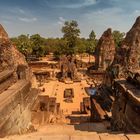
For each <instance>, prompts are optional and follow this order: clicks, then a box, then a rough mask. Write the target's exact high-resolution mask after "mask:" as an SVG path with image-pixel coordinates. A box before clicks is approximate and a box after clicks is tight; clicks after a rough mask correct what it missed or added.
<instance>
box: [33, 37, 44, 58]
mask: <svg viewBox="0 0 140 140" xmlns="http://www.w3.org/2000/svg"><path fill="white" fill-rule="evenodd" d="M30 41H31V43H32V50H33V52H32V53H33V54H34V55H36V56H43V55H44V53H45V51H44V48H45V46H44V38H42V37H41V36H40V35H39V34H34V35H32V36H30Z"/></svg>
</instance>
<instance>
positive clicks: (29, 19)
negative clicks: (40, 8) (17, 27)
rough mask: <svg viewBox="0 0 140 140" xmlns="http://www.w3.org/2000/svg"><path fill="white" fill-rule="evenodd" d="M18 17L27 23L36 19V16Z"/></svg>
mask: <svg viewBox="0 0 140 140" xmlns="http://www.w3.org/2000/svg"><path fill="white" fill-rule="evenodd" d="M18 19H19V20H20V21H23V22H27V23H29V22H34V21H37V18H36V17H34V18H25V17H24V18H22V17H19V18H18Z"/></svg>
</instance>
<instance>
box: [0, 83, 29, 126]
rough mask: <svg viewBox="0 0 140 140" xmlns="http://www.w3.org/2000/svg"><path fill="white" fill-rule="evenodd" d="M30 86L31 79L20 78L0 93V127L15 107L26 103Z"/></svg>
mask: <svg viewBox="0 0 140 140" xmlns="http://www.w3.org/2000/svg"><path fill="white" fill-rule="evenodd" d="M30 87H31V84H30V82H29V81H26V80H19V81H18V82H16V83H15V84H14V85H13V86H11V87H9V88H8V89H7V90H6V91H4V92H3V93H2V94H0V128H1V126H3V124H4V123H5V121H6V120H7V119H8V118H9V115H10V113H11V112H12V111H13V109H15V108H16V107H17V106H18V104H24V102H25V101H26V96H27V94H28V93H29V90H30ZM23 100H24V102H23Z"/></svg>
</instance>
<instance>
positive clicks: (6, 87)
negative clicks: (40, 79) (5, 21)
mask: <svg viewBox="0 0 140 140" xmlns="http://www.w3.org/2000/svg"><path fill="white" fill-rule="evenodd" d="M33 77H34V76H33V74H32V72H31V70H30V68H29V67H28V64H27V62H26V60H25V58H24V56H23V55H22V54H21V53H20V52H19V51H18V50H17V49H16V46H14V45H13V44H12V43H11V42H10V40H9V38H8V35H7V33H6V31H5V30H4V28H3V27H2V26H1V25H0V137H4V136H6V135H10V134H22V133H25V132H27V131H28V125H29V124H30V122H31V110H30V109H31V106H32V104H33V102H34V100H35V98H36V96H37V94H38V90H37V89H35V88H33V87H35V84H34V83H35V82H34V83H33Z"/></svg>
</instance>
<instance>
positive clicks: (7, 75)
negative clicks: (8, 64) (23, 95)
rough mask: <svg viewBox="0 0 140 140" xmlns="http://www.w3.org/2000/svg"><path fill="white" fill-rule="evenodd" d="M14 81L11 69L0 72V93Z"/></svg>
mask: <svg viewBox="0 0 140 140" xmlns="http://www.w3.org/2000/svg"><path fill="white" fill-rule="evenodd" d="M13 83H14V76H13V71H12V70H4V71H2V72H1V73H0V94H1V93H2V92H3V91H4V90H6V89H7V88H8V87H10V86H11V85H12V84H13Z"/></svg>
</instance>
